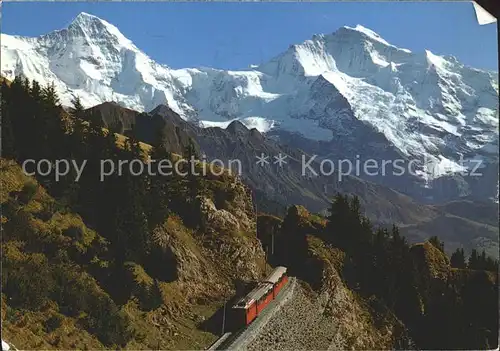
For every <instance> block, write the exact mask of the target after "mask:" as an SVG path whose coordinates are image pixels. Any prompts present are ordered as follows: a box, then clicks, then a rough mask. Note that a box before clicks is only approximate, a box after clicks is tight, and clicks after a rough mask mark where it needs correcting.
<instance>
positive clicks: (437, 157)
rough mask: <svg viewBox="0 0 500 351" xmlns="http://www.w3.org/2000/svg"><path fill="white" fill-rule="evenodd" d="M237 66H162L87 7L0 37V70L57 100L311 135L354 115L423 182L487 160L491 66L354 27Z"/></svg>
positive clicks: (494, 106) (494, 99)
mask: <svg viewBox="0 0 500 351" xmlns="http://www.w3.org/2000/svg"><path fill="white" fill-rule="evenodd" d="M249 67H250V68H249V69H247V70H241V71H229V70H220V69H212V68H185V69H172V68H170V67H169V66H167V65H165V64H161V63H157V62H155V61H154V60H152V59H151V58H150V57H149V56H148V55H147V54H146V53H144V52H142V51H141V50H140V49H139V48H137V47H136V46H135V44H134V43H132V42H131V41H130V40H129V39H127V38H126V37H125V36H124V35H123V34H122V33H121V32H120V31H119V30H118V28H116V27H115V26H113V25H112V24H110V23H108V22H107V21H105V20H103V19H100V18H98V17H96V16H93V15H91V14H87V13H81V14H79V15H78V16H77V17H76V18H75V19H74V20H73V21H72V22H71V24H70V25H69V26H68V27H67V28H63V29H61V30H58V31H54V32H51V33H48V34H45V35H42V36H39V37H36V38H28V37H20V36H13V35H8V34H2V35H1V74H2V76H4V77H6V78H7V79H13V78H14V77H15V76H16V75H23V76H25V77H27V78H29V79H35V80H37V81H39V82H40V83H42V84H54V86H55V88H56V90H57V91H58V93H59V94H60V97H61V101H62V103H63V104H64V105H71V100H72V98H73V96H74V95H78V96H79V97H80V98H81V101H82V103H83V104H84V105H85V106H87V107H91V106H94V105H98V104H101V103H103V102H106V101H114V102H116V103H119V104H120V105H122V106H124V107H127V108H130V109H134V110H137V111H141V112H142V111H151V110H153V109H154V108H155V107H156V106H158V105H160V104H166V105H168V106H169V107H170V108H171V109H172V110H173V111H175V112H176V113H178V114H179V115H180V116H181V117H182V118H183V119H185V120H190V121H194V122H196V123H198V124H199V125H201V126H205V127H210V126H219V127H222V128H225V127H227V126H228V125H229V123H231V122H232V121H234V120H240V121H241V122H242V123H243V124H245V125H246V126H247V127H249V128H256V129H258V130H259V131H261V132H269V131H272V130H284V131H287V132H290V133H298V134H300V135H302V136H303V137H305V138H308V139H312V140H317V141H329V140H332V139H335V138H341V137H344V136H346V135H349V134H350V133H351V132H352V130H351V128H352V126H353V123H352V121H353V120H357V121H361V122H362V123H364V124H365V125H367V126H369V127H370V128H372V129H373V130H374V131H376V132H378V133H382V134H383V135H384V136H385V138H386V139H387V141H388V142H389V143H390V145H391V147H393V148H394V149H396V150H398V152H400V153H401V154H402V155H403V156H405V157H408V158H418V159H426V160H431V161H433V162H431V163H432V165H433V168H432V169H428V170H426V171H425V172H423V173H422V177H423V178H425V179H432V178H434V177H439V176H442V175H444V174H447V173H449V171H450V170H451V171H454V172H458V171H461V170H463V167H464V166H463V164H461V163H460V162H459V160H460V159H466V160H467V159H477V158H481V159H485V160H494V161H495V160H496V161H498V74H497V73H496V72H489V71H484V70H479V69H475V68H472V67H468V66H465V65H463V64H462V63H460V62H459V61H458V60H457V59H456V58H455V57H453V56H439V55H436V54H433V53H432V52H430V51H429V50H426V51H424V52H418V53H415V52H412V51H410V50H408V49H404V48H399V47H396V46H394V45H392V44H390V43H388V42H387V41H386V40H384V39H383V38H381V37H380V36H379V35H378V34H377V33H375V32H374V31H372V30H370V29H368V28H365V27H363V26H361V25H357V26H355V27H348V26H345V27H342V28H339V29H338V30H336V31H335V32H333V33H330V34H317V35H314V36H313V37H312V38H311V39H310V40H306V41H305V42H303V43H300V44H296V45H291V46H290V47H289V48H288V49H287V50H286V51H285V52H283V53H281V54H279V55H277V56H275V57H274V58H272V59H271V60H269V61H268V62H265V63H263V64H261V65H251V66H249ZM359 142H360V143H362V142H363V140H360V141H359Z"/></svg>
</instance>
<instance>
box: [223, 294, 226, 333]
mask: <svg viewBox="0 0 500 351" xmlns="http://www.w3.org/2000/svg"><path fill="white" fill-rule="evenodd" d="M226 303H227V302H226V301H224V310H223V313H222V335H224V327H225V324H226Z"/></svg>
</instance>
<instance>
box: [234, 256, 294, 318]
mask: <svg viewBox="0 0 500 351" xmlns="http://www.w3.org/2000/svg"><path fill="white" fill-rule="evenodd" d="M287 282H288V277H287V275H286V267H281V266H280V267H276V268H275V269H274V270H273V272H272V273H271V274H270V275H269V276H267V277H266V279H265V280H264V281H262V282H260V283H259V284H258V285H257V286H256V287H255V288H254V289H253V290H252V291H251V292H250V293H249V294H248V295H246V296H245V297H243V298H242V299H240V300H239V301H238V302H237V303H236V304H235V305H234V306H233V307H232V308H231V310H232V316H233V321H234V323H235V324H236V325H244V326H245V325H248V324H250V323H252V321H253V320H254V319H255V318H257V316H258V315H259V314H260V313H261V312H262V311H263V310H264V309H265V308H266V306H267V305H268V304H269V303H270V302H271V301H272V300H273V299H275V298H276V296H278V294H279V292H280V290H281V289H282V288H283V287H284V286H285V285H286V283H287Z"/></svg>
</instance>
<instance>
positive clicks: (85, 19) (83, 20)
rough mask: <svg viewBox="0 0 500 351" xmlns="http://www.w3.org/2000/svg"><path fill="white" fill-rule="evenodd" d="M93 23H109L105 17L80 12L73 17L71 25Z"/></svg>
mask: <svg viewBox="0 0 500 351" xmlns="http://www.w3.org/2000/svg"><path fill="white" fill-rule="evenodd" d="M93 23H97V24H102V25H105V24H109V23H107V22H106V21H104V20H103V19H101V18H99V17H97V16H94V15H91V14H90V13H87V12H80V13H79V14H78V15H77V16H76V17H75V18H74V19H73V21H71V24H70V26H71V25H79V26H82V25H83V26H88V25H92V24H93Z"/></svg>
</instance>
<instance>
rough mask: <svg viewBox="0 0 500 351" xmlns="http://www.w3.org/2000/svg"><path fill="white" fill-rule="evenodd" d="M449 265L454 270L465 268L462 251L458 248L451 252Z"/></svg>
mask: <svg viewBox="0 0 500 351" xmlns="http://www.w3.org/2000/svg"><path fill="white" fill-rule="evenodd" d="M450 264H451V266H452V267H454V268H466V267H467V264H466V262H465V253H464V249H462V248H458V249H456V250H455V252H453V254H452V255H451V258H450Z"/></svg>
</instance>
